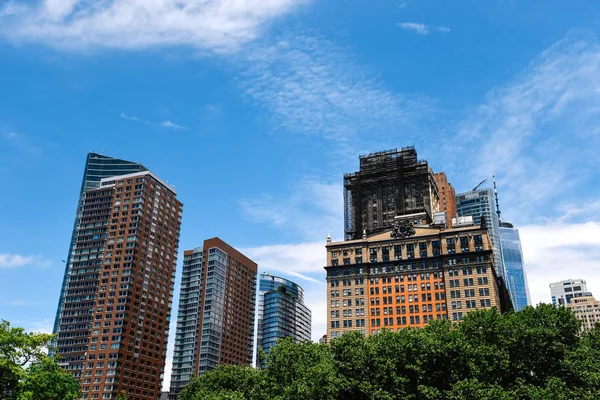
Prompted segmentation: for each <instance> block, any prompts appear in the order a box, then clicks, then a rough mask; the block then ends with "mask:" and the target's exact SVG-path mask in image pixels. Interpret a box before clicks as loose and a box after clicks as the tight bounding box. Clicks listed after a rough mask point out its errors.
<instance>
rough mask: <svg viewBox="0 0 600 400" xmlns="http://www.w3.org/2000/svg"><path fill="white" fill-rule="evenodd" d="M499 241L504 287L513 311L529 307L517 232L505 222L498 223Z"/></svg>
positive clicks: (527, 287) (525, 275) (527, 289)
mask: <svg viewBox="0 0 600 400" xmlns="http://www.w3.org/2000/svg"><path fill="white" fill-rule="evenodd" d="M499 232H500V240H501V241H502V259H503V261H504V268H505V270H506V286H507V287H508V290H509V291H510V298H511V300H512V302H513V307H514V308H515V311H520V310H522V309H523V308H525V307H526V306H530V305H531V297H530V296H529V286H528V285H527V274H526V273H525V264H524V261H523V250H522V249H521V238H520V236H519V230H518V229H516V228H514V227H513V225H512V224H510V223H507V222H501V223H500V229H499Z"/></svg>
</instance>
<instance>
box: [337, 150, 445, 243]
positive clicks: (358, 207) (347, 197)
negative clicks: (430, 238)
mask: <svg viewBox="0 0 600 400" xmlns="http://www.w3.org/2000/svg"><path fill="white" fill-rule="evenodd" d="M359 160H360V170H359V171H358V172H354V173H350V174H344V237H345V239H346V240H351V239H354V240H355V239H360V238H361V237H362V235H363V231H365V232H366V233H367V235H372V234H376V233H380V232H385V231H386V230H389V229H390V228H391V227H392V226H393V224H394V218H395V217H396V216H398V215H408V214H417V213H425V218H427V219H428V220H429V221H431V220H433V214H434V213H435V212H437V211H439V200H440V199H439V193H438V186H437V184H436V181H435V178H434V176H433V171H432V170H431V168H429V164H428V163H427V161H423V160H419V159H418V157H417V151H416V150H415V149H414V147H405V148H403V149H401V150H398V149H395V150H389V151H382V152H378V153H372V154H369V155H365V156H360V157H359Z"/></svg>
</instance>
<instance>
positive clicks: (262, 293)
mask: <svg viewBox="0 0 600 400" xmlns="http://www.w3.org/2000/svg"><path fill="white" fill-rule="evenodd" d="M310 334H311V312H310V310H309V309H308V307H307V306H306V305H305V304H304V290H303V289H302V288H301V287H300V286H299V285H297V284H296V283H294V282H292V281H290V280H288V279H285V278H281V277H279V276H273V275H270V274H267V273H262V274H260V282H259V286H258V332H257V346H256V348H257V350H256V352H257V357H256V359H257V360H259V357H258V355H259V354H258V353H259V351H260V350H261V349H262V350H263V351H264V352H265V354H266V355H268V354H269V352H270V350H271V347H273V346H275V344H276V343H277V340H278V339H283V338H286V337H292V338H294V340H296V341H298V342H301V341H305V340H310ZM257 363H258V362H257Z"/></svg>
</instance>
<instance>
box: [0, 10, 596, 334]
mask: <svg viewBox="0 0 600 400" xmlns="http://www.w3.org/2000/svg"><path fill="white" fill-rule="evenodd" d="M91 3H92V2H89V1H83V0H79V1H78V0H47V1H44V2H42V1H25V0H8V1H7V0H3V1H0V176H2V178H3V190H2V195H1V196H0V289H1V290H0V318H5V319H8V320H10V321H12V322H13V323H15V324H18V325H22V326H25V327H27V328H29V329H37V330H48V329H50V327H51V324H52V321H53V318H54V313H55V308H56V304H57V298H58V295H59V291H60V284H61V279H62V274H63V267H64V265H63V263H62V262H61V260H62V259H65V258H66V255H67V250H68V243H69V238H70V230H71V228H72V223H73V218H74V212H75V207H76V201H77V195H78V190H79V186H80V182H81V175H82V171H83V166H84V162H85V155H86V153H87V152H89V151H90V150H95V151H103V152H104V154H106V155H110V156H114V157H120V158H125V159H129V160H133V161H139V162H141V163H143V164H144V165H146V166H147V167H149V168H150V169H151V170H152V171H153V172H155V173H156V174H157V175H159V176H160V177H161V178H163V179H164V180H168V182H169V183H171V184H174V185H175V186H176V187H177V190H178V192H179V196H180V199H181V200H182V201H183V203H184V222H183V227H182V236H181V245H180V248H181V249H187V248H193V247H197V246H199V245H201V243H202V241H203V240H204V239H205V238H208V237H212V236H220V237H221V238H222V239H224V240H226V241H227V242H229V243H231V244H232V245H234V246H236V247H239V248H242V249H244V250H245V251H246V253H247V254H248V255H250V256H251V257H253V258H254V259H256V260H257V261H258V262H259V264H260V267H261V270H264V271H268V272H271V273H274V274H282V275H284V276H288V277H289V276H291V277H295V278H296V279H297V280H298V282H299V283H300V284H301V285H303V286H304V287H305V289H306V292H307V300H308V303H309V306H310V307H311V308H312V309H313V314H314V315H313V322H314V326H313V337H314V338H317V337H319V336H321V335H322V334H323V333H324V331H325V327H324V323H325V314H324V309H325V303H324V298H325V289H324V285H323V283H322V282H323V278H324V273H323V269H322V266H323V265H324V248H323V246H324V244H325V238H326V236H327V234H331V235H332V236H333V238H334V240H335V239H341V238H342V226H343V225H342V223H343V221H342V217H343V208H342V197H341V196H342V188H341V183H342V174H343V173H344V172H351V171H354V170H356V169H357V168H358V155H359V154H363V153H367V152H372V151H378V150H384V149H389V148H395V147H402V146H407V145H413V144H414V145H415V146H416V148H417V151H418V153H419V156H420V157H421V158H425V159H427V160H428V161H429V162H430V164H431V166H432V167H433V169H434V170H435V171H436V172H437V171H445V172H446V173H447V175H448V178H449V180H450V181H451V182H452V183H453V185H454V186H455V187H456V189H457V191H465V190H468V189H470V188H472V187H473V186H475V185H476V184H477V183H478V182H479V181H481V180H482V179H483V178H485V177H489V176H491V174H492V173H495V174H496V177H497V179H498V184H499V189H500V197H501V206H502V211H503V216H504V219H505V220H507V221H512V222H513V223H514V224H515V225H517V227H519V228H520V229H521V235H522V239H523V250H524V253H525V260H526V263H527V266H526V267H527V273H528V276H529V283H530V288H531V293H532V297H533V300H534V301H535V302H539V301H549V289H548V283H550V282H551V281H555V280H560V279H567V278H571V277H573V278H575V277H577V278H584V279H587V280H588V286H589V288H590V289H591V290H592V291H593V292H595V293H597V294H596V296H599V297H600V268H599V267H600V215H599V214H600V199H599V195H600V178H599V174H598V167H597V166H598V162H599V159H600V128H599V126H600V124H599V122H600V39H599V37H598V35H599V33H600V4H596V3H595V2H592V1H583V0H574V1H571V2H568V3H567V2H563V1H559V0H545V1H542V0H530V1H517V0H490V1H486V2H481V1H477V0H461V1H452V2H451V1H427V0H421V1H418V2H417V1H406V2H404V1H384V0H380V1H371V2H363V1H356V0H334V1H317V0H312V1H310V0H247V1H244V2H242V1H234V0H202V1H201V0H179V1H175V0H163V1H142V0H120V1H117V0H110V1H106V2H102V3H101V5H99V3H98V4H96V3H94V4H95V6H93V7H92V6H90V4H91ZM178 272H180V270H178ZM178 278H179V274H178Z"/></svg>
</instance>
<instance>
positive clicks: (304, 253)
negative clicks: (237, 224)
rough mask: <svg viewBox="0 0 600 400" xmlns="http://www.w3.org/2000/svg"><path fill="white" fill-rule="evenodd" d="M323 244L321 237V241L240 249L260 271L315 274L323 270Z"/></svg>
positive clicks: (324, 262)
mask: <svg viewBox="0 0 600 400" xmlns="http://www.w3.org/2000/svg"><path fill="white" fill-rule="evenodd" d="M325 245H326V240H325V238H323V241H321V242H305V243H297V244H275V245H265V246H259V247H251V248H245V249H241V250H240V251H241V252H242V253H243V254H245V255H246V256H248V257H249V258H250V259H252V260H254V261H255V262H256V263H257V264H258V265H259V267H260V269H261V271H265V272H269V273H273V274H274V275H277V273H276V272H278V273H284V274H287V273H297V274H315V273H323V272H324V271H325V270H324V269H323V267H325V264H326V260H325ZM296 276H298V275H296Z"/></svg>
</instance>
